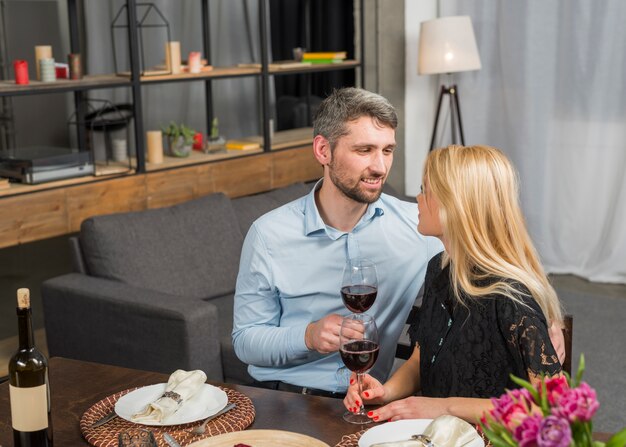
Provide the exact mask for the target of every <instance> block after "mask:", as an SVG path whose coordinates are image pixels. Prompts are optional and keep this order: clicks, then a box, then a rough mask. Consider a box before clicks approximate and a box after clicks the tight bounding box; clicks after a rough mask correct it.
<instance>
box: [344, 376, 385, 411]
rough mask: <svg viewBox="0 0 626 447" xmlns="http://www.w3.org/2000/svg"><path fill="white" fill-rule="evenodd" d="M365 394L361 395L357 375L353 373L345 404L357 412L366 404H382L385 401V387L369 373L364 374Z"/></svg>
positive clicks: (349, 409) (350, 409)
mask: <svg viewBox="0 0 626 447" xmlns="http://www.w3.org/2000/svg"><path fill="white" fill-rule="evenodd" d="M362 379H363V396H359V384H358V382H357V376H356V374H355V373H352V376H351V377H350V386H349V387H348V391H347V392H346V397H345V398H344V400H343V404H344V405H345V406H346V408H347V409H348V411H352V412H353V413H356V412H357V411H359V408H361V405H364V404H366V403H367V404H380V403H384V396H385V387H384V386H383V385H382V384H381V383H380V382H379V381H378V380H376V379H375V378H373V377H372V376H370V375H369V374H363V376H362Z"/></svg>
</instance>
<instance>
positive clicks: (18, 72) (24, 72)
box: [13, 59, 28, 85]
mask: <svg viewBox="0 0 626 447" xmlns="http://www.w3.org/2000/svg"><path fill="white" fill-rule="evenodd" d="M13 69H14V70H15V83H16V84H22V85H23V84H28V62H26V61H24V60H21V59H18V60H15V61H13Z"/></svg>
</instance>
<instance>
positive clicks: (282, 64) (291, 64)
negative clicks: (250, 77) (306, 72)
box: [237, 60, 311, 70]
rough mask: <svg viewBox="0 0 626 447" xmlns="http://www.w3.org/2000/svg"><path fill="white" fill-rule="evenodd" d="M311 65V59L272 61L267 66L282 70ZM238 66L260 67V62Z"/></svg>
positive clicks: (239, 65)
mask: <svg viewBox="0 0 626 447" xmlns="http://www.w3.org/2000/svg"><path fill="white" fill-rule="evenodd" d="M308 65H311V61H306V62H298V61H291V60H290V61H274V62H270V63H269V65H268V67H269V69H270V70H284V69H286V68H300V67H306V66H308ZM237 66H238V67H239V68H261V64H260V63H257V62H251V63H242V64H237Z"/></svg>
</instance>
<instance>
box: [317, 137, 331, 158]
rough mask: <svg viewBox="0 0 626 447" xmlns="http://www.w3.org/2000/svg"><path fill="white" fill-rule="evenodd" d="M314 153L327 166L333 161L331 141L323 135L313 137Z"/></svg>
mask: <svg viewBox="0 0 626 447" xmlns="http://www.w3.org/2000/svg"><path fill="white" fill-rule="evenodd" d="M313 155H314V156H315V158H316V159H317V161H318V162H319V163H320V164H321V165H322V166H326V165H327V164H329V163H330V161H331V151H330V142H329V141H328V140H327V139H326V138H324V137H323V136H322V135H316V136H315V138H313Z"/></svg>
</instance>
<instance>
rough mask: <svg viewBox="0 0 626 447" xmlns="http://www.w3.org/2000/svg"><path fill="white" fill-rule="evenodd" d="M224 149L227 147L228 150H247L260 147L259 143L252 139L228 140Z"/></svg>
mask: <svg viewBox="0 0 626 447" xmlns="http://www.w3.org/2000/svg"><path fill="white" fill-rule="evenodd" d="M226 149H228V150H229V151H249V150H254V149H261V145H260V144H259V143H256V142H254V141H247V140H228V141H227V142H226Z"/></svg>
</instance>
